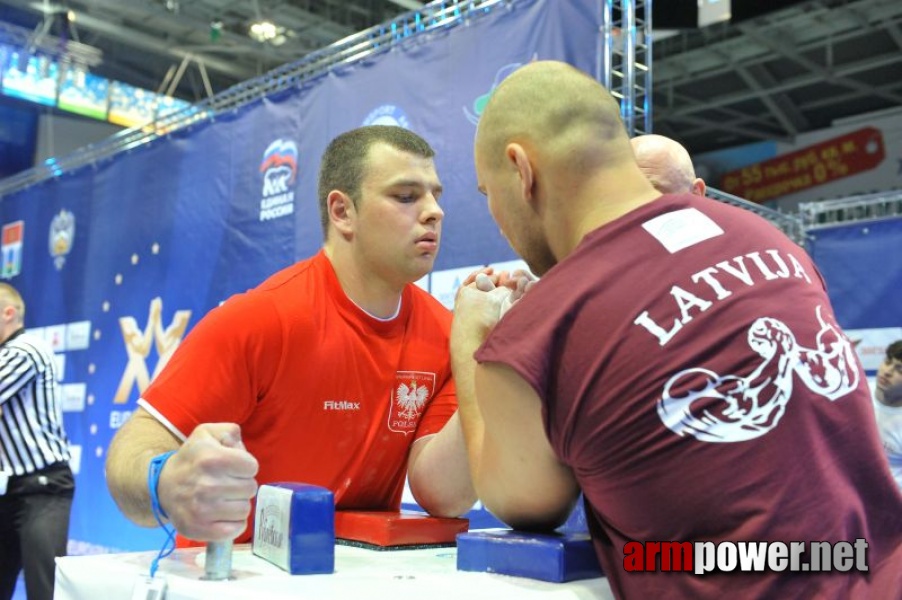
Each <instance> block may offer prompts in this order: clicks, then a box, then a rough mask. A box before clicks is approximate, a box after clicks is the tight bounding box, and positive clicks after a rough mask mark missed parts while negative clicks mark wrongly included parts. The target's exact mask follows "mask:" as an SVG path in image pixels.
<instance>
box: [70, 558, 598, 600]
mask: <svg viewBox="0 0 902 600" xmlns="http://www.w3.org/2000/svg"><path fill="white" fill-rule="evenodd" d="M155 556H156V552H134V553H125V554H97V555H91V556H67V557H63V558H58V559H57V560H56V592H55V594H54V600H101V599H103V600H117V599H120V598H122V599H124V600H129V599H130V598H132V592H133V589H134V587H135V583H136V582H137V581H138V580H139V579H140V578H144V577H146V576H147V575H148V573H149V569H150V562H151V560H153V558H154V557H155ZM204 558H205V556H204V549H203V548H189V549H184V550H177V551H175V552H174V553H173V554H172V555H170V556H169V557H167V558H165V559H163V560H161V561H160V567H159V570H158V571H157V577H160V576H163V577H165V578H166V581H167V590H166V596H165V598H166V600H201V599H204V600H206V599H211V600H213V599H215V600H232V599H236V600H237V599H239V598H240V599H251V598H253V599H256V598H263V599H275V600H278V599H282V598H286V599H287V598H292V599H302V598H311V599H312V598H317V599H319V598H341V599H346V598H347V599H353V598H361V599H362V598H365V599H367V600H370V599H374V600H378V599H385V600H406V599H411V600H414V599H415V600H444V599H448V600H481V599H485V600H506V599H510V600H519V599H529V598H541V599H543V600H554V599H562V600H563V599H567V598H577V599H586V600H588V599H591V600H612V599H613V598H614V596H613V594H612V593H611V588H610V585H609V584H608V581H607V579H605V578H603V577H602V578H596V579H583V580H579V581H571V582H568V583H548V582H544V581H537V580H533V579H526V578H523V577H510V576H506V575H495V574H489V573H472V572H464V571H458V570H457V549H456V548H438V549H428V550H392V551H377V550H367V549H363V548H356V547H350V546H336V547H335V572H334V573H332V574H331V575H296V576H291V575H288V573H286V572H285V571H282V570H281V569H279V568H278V567H276V566H274V565H272V564H270V563H269V562H267V561H265V560H263V559H261V558H259V557H257V556H255V555H254V554H253V553H252V552H251V549H250V546H249V545H237V546H235V551H234V554H233V556H232V574H233V579H231V580H229V581H203V580H201V579H200V578H201V576H202V575H203V574H204Z"/></svg>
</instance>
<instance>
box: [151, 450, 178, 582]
mask: <svg viewBox="0 0 902 600" xmlns="http://www.w3.org/2000/svg"><path fill="white" fill-rule="evenodd" d="M175 452H176V451H175V450H170V451H169V452H164V453H163V454H160V455H158V456H154V457H153V458H151V459H150V465H149V466H148V467H147V492H148V493H149V494H150V510H151V511H153V518H154V519H156V520H157V524H159V526H160V527H162V528H163V531H165V532H166V541H164V542H163V547H162V548H160V551H159V552H158V553H157V557H156V558H154V559H153V560H152V561H150V576H151V577H153V576H154V575H156V574H157V568H158V567H159V565H160V559H163V558H166V557H167V556H169V555H170V554H172V551H173V550H175V530H174V529H172V528H171V527H167V526H166V524H165V523H163V519H168V518H169V515H167V514H166V512H165V511H164V510H163V507H162V506H160V497H159V495H158V494H157V488H158V487H159V485H160V472H161V471H162V470H163V465H165V464H166V461H167V460H169V457H170V456H172V455H173V454H175Z"/></svg>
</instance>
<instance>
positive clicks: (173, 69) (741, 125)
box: [0, 0, 902, 153]
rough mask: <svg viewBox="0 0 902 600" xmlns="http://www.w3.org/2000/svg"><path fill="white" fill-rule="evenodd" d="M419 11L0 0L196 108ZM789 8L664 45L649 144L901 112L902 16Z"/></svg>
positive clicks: (392, 0) (270, 2) (13, 16)
mask: <svg viewBox="0 0 902 600" xmlns="http://www.w3.org/2000/svg"><path fill="white" fill-rule="evenodd" d="M513 1H516V0H513ZM556 1H567V0H556ZM658 1H659V2H666V1H667V0H658ZM735 1H736V0H734V2H735ZM423 4H424V2H421V1H420V0H0V33H2V28H3V25H4V24H11V26H13V27H20V28H23V29H25V28H27V29H28V30H30V31H31V35H32V36H33V37H37V36H40V37H41V38H42V40H43V42H44V43H47V40H55V41H59V40H66V41H67V43H68V42H70V41H71V42H74V43H76V44H80V45H81V46H79V48H81V51H82V53H83V55H84V56H83V58H84V60H85V62H87V63H90V68H91V71H92V72H95V73H97V74H99V75H102V76H104V77H107V78H110V79H116V80H119V81H124V82H126V83H130V84H132V85H136V86H139V87H143V88H146V89H152V90H160V91H168V90H169V89H171V90H172V91H173V92H174V93H175V95H177V96H179V97H181V98H184V99H187V100H192V101H194V100H198V99H202V98H204V97H206V95H208V94H209V93H210V92H212V93H217V92H219V91H222V90H224V89H226V88H228V87H230V86H232V85H234V84H235V83H238V82H240V81H244V80H246V79H249V78H251V77H254V76H255V75H259V74H262V73H265V72H267V71H269V70H271V69H272V68H275V67H277V66H279V65H282V64H285V63H288V62H292V61H294V60H297V59H298V58H300V57H302V56H304V55H305V54H307V53H309V52H311V51H314V50H316V49H319V48H323V47H325V46H328V45H329V44H331V43H333V42H335V41H337V40H340V39H342V38H344V37H346V36H348V35H351V34H353V33H355V32H357V31H360V30H362V29H366V28H368V27H370V26H372V25H375V24H377V23H381V22H383V21H386V20H389V19H391V18H393V17H395V16H397V15H399V14H401V13H403V12H406V11H408V10H414V9H416V8H418V7H421V6H423ZM786 4H790V6H789V7H788V8H784V9H782V10H774V11H772V12H766V13H765V14H762V15H761V16H757V17H755V18H750V19H746V20H742V21H741V22H736V23H727V22H723V23H719V24H714V25H710V26H707V27H703V28H694V29H685V30H679V31H660V32H659V31H656V36H655V38H656V39H655V42H654V45H653V49H654V53H653V98H654V109H653V115H654V121H653V130H654V131H655V132H657V133H662V134H665V135H669V136H671V137H674V138H676V139H679V140H681V141H682V142H683V143H684V144H686V145H687V146H688V147H689V149H690V150H691V151H692V152H694V153H699V152H704V151H709V150H714V149H720V148H726V147H731V146H736V145H740V144H745V143H750V142H757V141H762V140H778V141H792V140H793V139H794V138H795V137H796V136H798V135H799V134H801V133H805V132H807V131H812V130H816V129H821V128H824V127H829V126H830V125H831V124H832V123H833V122H834V121H836V120H840V119H849V118H854V117H855V116H856V115H860V114H863V113H868V112H873V111H882V110H897V109H899V108H900V106H902V76H900V75H902V2H900V1H899V0H806V1H803V2H793V3H785V2H784V3H783V5H786ZM70 15H72V16H74V19H73V18H70ZM264 19H270V20H271V21H272V22H273V23H275V24H276V26H277V29H276V31H275V32H274V35H275V38H273V40H274V41H275V42H277V43H272V42H266V41H258V40H255V39H253V38H252V37H250V36H249V35H248V32H249V28H250V26H251V24H252V23H254V22H256V21H260V20H264ZM73 46H74V44H73ZM82 46H83V47H82ZM180 71H181V73H180Z"/></svg>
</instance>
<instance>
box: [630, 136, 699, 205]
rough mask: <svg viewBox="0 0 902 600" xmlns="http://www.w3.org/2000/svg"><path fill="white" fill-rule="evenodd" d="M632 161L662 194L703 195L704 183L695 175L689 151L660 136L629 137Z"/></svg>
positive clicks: (677, 143)
mask: <svg viewBox="0 0 902 600" xmlns="http://www.w3.org/2000/svg"><path fill="white" fill-rule="evenodd" d="M630 143H631V144H632V146H633V153H634V154H635V155H636V162H637V163H638V164H639V168H640V169H641V170H642V172H643V173H645V176H646V177H647V178H648V180H649V181H650V182H651V184H652V185H653V186H655V189H657V190H658V191H659V192H661V193H662V194H697V195H699V196H704V195H705V182H704V181H702V180H701V179H700V178H699V177H696V176H695V168H694V167H693V166H692V159H691V158H690V157H689V152H687V151H686V148H684V147H683V146H682V144H680V143H679V142H677V141H675V140H672V139H670V138H668V137H664V136H663V135H654V134H649V135H640V136H637V137H634V138H633V139H631V140H630Z"/></svg>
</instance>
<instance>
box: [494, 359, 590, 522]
mask: <svg viewBox="0 0 902 600" xmlns="http://www.w3.org/2000/svg"><path fill="white" fill-rule="evenodd" d="M476 397H477V399H478V404H479V408H480V411H481V412H482V415H483V420H484V424H485V434H484V435H485V437H484V440H483V451H482V456H481V458H480V462H479V465H478V469H477V470H478V473H477V474H476V479H477V484H476V488H477V492H478V493H479V495H480V499H481V500H482V501H483V503H485V505H486V506H487V507H488V508H489V510H491V511H492V512H493V513H495V515H496V516H497V517H499V518H500V519H502V520H503V521H505V522H506V523H508V524H509V525H512V526H514V527H519V528H523V529H551V528H554V527H557V526H558V525H560V524H561V523H563V522H564V521H565V520H566V518H567V516H568V515H569V514H570V511H571V510H572V508H573V505H574V503H575V501H576V499H577V497H578V495H579V489H578V487H577V483H576V480H575V478H574V476H573V473H572V471H571V470H570V469H569V468H568V467H567V466H566V465H564V464H563V463H562V462H561V461H560V460H558V458H557V456H556V454H555V453H554V450H553V449H552V447H551V444H550V442H549V441H548V438H547V436H546V434H545V429H544V426H543V423H542V405H541V400H540V398H539V396H538V394H537V393H536V391H535V390H534V389H533V388H532V387H531V386H530V385H529V384H528V383H527V382H526V381H525V380H524V379H523V378H522V377H521V376H520V375H518V374H517V373H516V372H515V371H514V370H513V369H511V368H510V367H508V366H506V365H502V364H500V363H482V364H480V365H479V366H477V368H476Z"/></svg>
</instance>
